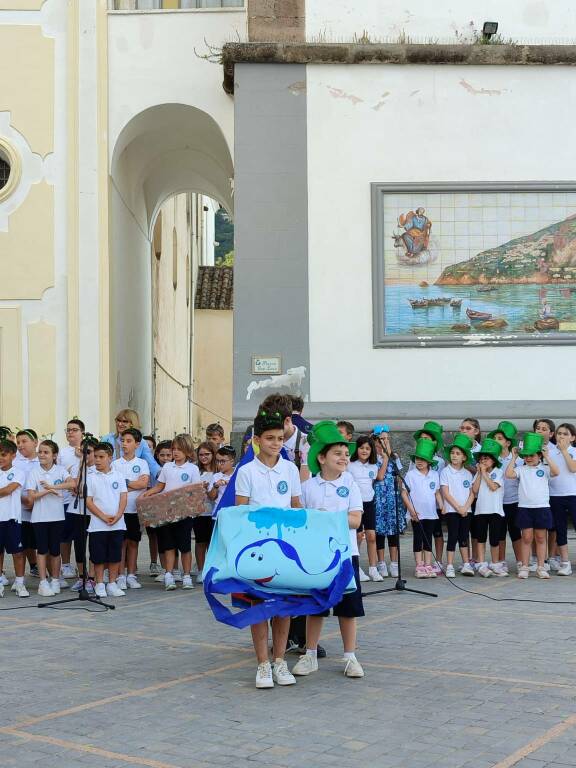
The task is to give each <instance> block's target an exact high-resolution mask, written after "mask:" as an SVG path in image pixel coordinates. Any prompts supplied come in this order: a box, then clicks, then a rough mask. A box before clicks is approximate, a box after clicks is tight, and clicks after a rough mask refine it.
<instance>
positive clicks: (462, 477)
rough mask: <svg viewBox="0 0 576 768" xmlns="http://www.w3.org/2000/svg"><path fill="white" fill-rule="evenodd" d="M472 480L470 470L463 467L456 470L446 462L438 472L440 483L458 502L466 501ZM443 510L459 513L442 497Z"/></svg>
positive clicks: (447, 512) (449, 512)
mask: <svg viewBox="0 0 576 768" xmlns="http://www.w3.org/2000/svg"><path fill="white" fill-rule="evenodd" d="M473 480H474V478H473V476H472V472H470V470H468V469H465V467H462V468H461V469H458V470H456V469H454V467H453V466H452V465H451V464H448V466H446V467H444V469H443V470H442V471H441V472H440V485H441V486H442V487H444V488H447V489H448V493H449V494H450V496H452V498H453V499H454V501H456V502H457V503H458V504H465V503H466V502H467V501H468V497H469V496H470V489H471V488H472V482H473ZM444 511H445V512H446V514H451V513H456V514H460V513H459V512H458V511H457V510H455V509H454V507H453V506H452V505H451V504H449V503H448V502H447V501H446V499H444Z"/></svg>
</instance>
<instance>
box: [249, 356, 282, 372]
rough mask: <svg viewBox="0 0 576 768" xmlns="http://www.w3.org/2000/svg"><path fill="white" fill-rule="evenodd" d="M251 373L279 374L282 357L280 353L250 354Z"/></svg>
mask: <svg viewBox="0 0 576 768" xmlns="http://www.w3.org/2000/svg"><path fill="white" fill-rule="evenodd" d="M252 373H253V374H262V375H264V376H279V375H280V374H281V373H282V358H281V357H280V355H266V356H264V355H252Z"/></svg>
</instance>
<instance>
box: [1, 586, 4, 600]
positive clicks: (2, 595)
mask: <svg viewBox="0 0 576 768" xmlns="http://www.w3.org/2000/svg"><path fill="white" fill-rule="evenodd" d="M0 597H4V584H0Z"/></svg>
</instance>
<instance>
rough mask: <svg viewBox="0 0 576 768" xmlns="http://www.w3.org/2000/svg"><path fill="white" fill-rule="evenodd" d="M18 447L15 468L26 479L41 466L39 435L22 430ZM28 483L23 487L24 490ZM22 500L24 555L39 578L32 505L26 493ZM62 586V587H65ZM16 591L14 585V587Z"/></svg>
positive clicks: (17, 437)
mask: <svg viewBox="0 0 576 768" xmlns="http://www.w3.org/2000/svg"><path fill="white" fill-rule="evenodd" d="M16 445H17V446H18V454H19V455H18V456H16V457H15V459H14V466H15V467H17V468H18V469H20V470H21V471H22V472H24V479H26V477H27V476H28V472H30V470H31V469H37V468H38V467H39V466H40V462H39V461H38V454H37V450H38V435H37V434H36V432H35V431H34V430H33V429H21V430H20V431H19V432H17V433H16ZM25 486H26V483H25V482H24V485H23V486H22V490H23V491H24V488H25ZM21 500H22V518H21V519H22V546H23V547H24V555H25V556H26V559H27V560H28V563H29V565H30V576H35V577H38V576H39V575H40V574H39V571H38V562H37V559H36V541H35V539H34V529H33V528H32V523H31V517H32V511H31V506H32V505H31V504H30V503H29V502H28V501H27V500H26V496H25V494H24V493H22V494H21ZM65 585H66V582H64V584H61V585H60V586H61V587H64V586H65ZM12 589H14V584H13V585H12Z"/></svg>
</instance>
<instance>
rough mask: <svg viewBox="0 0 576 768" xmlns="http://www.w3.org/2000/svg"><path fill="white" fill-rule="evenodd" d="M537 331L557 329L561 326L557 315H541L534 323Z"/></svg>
mask: <svg viewBox="0 0 576 768" xmlns="http://www.w3.org/2000/svg"><path fill="white" fill-rule="evenodd" d="M534 328H536V330H537V331H557V330H559V328H560V322H559V320H558V318H557V317H541V318H540V319H539V320H536V322H535V323H534Z"/></svg>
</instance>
